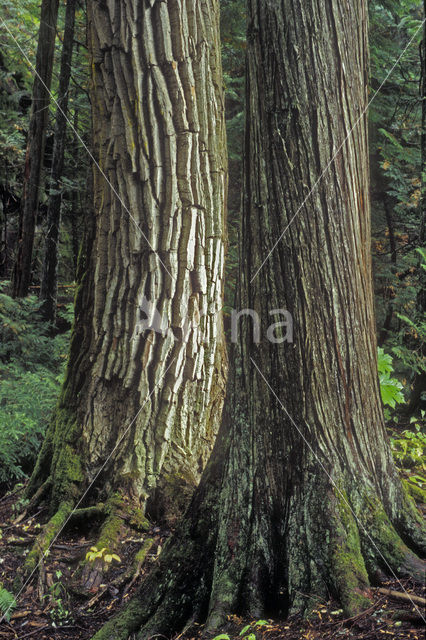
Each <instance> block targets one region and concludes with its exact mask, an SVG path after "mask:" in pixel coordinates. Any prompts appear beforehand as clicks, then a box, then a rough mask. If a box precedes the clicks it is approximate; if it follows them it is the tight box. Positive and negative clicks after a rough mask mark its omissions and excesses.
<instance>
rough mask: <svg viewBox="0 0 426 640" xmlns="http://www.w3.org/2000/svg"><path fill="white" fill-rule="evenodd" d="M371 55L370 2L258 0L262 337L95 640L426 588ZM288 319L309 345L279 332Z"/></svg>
mask: <svg viewBox="0 0 426 640" xmlns="http://www.w3.org/2000/svg"><path fill="white" fill-rule="evenodd" d="M367 50H368V43H367V7H366V2H365V1H362V2H357V3H349V2H348V3H341V2H337V0H331V1H330V2H317V1H316V0H311V1H310V2H303V3H299V2H296V3H295V2H293V1H290V0H284V1H283V2H281V3H277V2H275V1H272V0H250V2H249V24H248V49H247V108H248V113H247V119H246V149H245V157H246V161H245V163H246V164H245V195H246V197H245V203H244V215H243V233H242V238H243V240H242V249H241V254H242V269H241V291H242V296H241V297H242V300H241V304H242V306H244V307H249V308H252V309H255V310H257V311H258V313H259V314H261V317H262V327H263V340H262V341H261V343H260V344H255V343H254V342H253V338H252V331H251V327H250V326H249V327H247V328H246V329H245V330H244V332H243V334H242V339H241V343H240V345H239V347H238V354H239V355H238V356H237V357H234V358H232V359H231V363H232V364H233V365H234V366H235V369H234V373H236V375H235V376H234V374H233V375H232V376H231V375H230V381H231V383H232V384H230V390H229V391H230V393H229V396H228V399H227V401H226V405H225V410H224V416H225V417H224V421H223V424H222V428H221V430H220V433H219V436H218V441H217V444H216V446H215V449H214V453H213V456H212V458H211V460H210V462H209V464H208V467H207V469H206V471H205V473H204V475H203V478H202V480H201V483H200V486H199V489H198V490H197V491H196V493H195V495H194V498H193V501H192V504H191V506H190V508H189V510H188V512H187V514H186V516H185V518H184V519H183V521H182V523H181V526H180V528H179V529H178V531H177V534H176V535H175V536H174V538H173V539H172V540H171V541H170V543H169V545H168V546H167V548H166V549H165V551H164V555H163V558H160V562H159V564H158V566H157V567H156V568H155V570H154V572H153V573H152V574H151V576H149V577H148V579H147V580H146V581H145V583H144V584H143V585H142V587H141V589H140V591H139V593H138V594H137V595H136V596H135V598H134V599H133V601H131V602H130V604H129V606H128V607H127V608H126V609H125V610H124V611H123V613H121V614H119V615H118V616H117V617H116V618H114V619H113V621H111V623H108V624H107V625H106V626H105V627H104V628H103V629H101V630H100V631H99V632H98V633H97V634H96V635H95V638H96V640H106V639H107V640H112V639H113V638H114V640H121V639H122V638H123V639H127V637H128V635H129V634H130V633H134V634H135V636H134V637H136V638H138V639H139V640H147V638H149V637H152V636H153V635H154V634H164V635H166V636H168V637H170V635H171V634H173V633H174V632H178V631H179V630H181V629H182V628H183V626H184V625H185V624H186V623H187V622H188V621H191V620H194V619H205V618H206V617H207V619H208V623H209V624H208V626H209V627H213V628H215V627H217V625H218V624H220V623H221V622H223V621H224V620H225V619H226V615H227V614H229V613H231V612H245V613H249V614H251V615H253V616H255V617H257V616H264V615H267V614H272V613H273V614H275V615H276V614H280V615H285V614H286V613H288V612H296V611H297V612H299V611H307V610H308V611H309V609H310V607H311V606H312V602H316V598H317V597H320V598H326V599H328V598H329V597H330V596H334V597H337V598H338V599H339V600H340V601H341V603H342V604H343V606H344V608H345V611H346V612H347V614H348V615H353V614H354V613H356V612H358V611H360V610H361V609H362V608H364V607H365V606H366V604H367V603H368V602H369V592H368V587H369V584H370V581H371V580H375V581H379V580H380V579H381V578H383V575H391V574H392V572H394V573H395V574H397V575H406V574H411V575H415V576H416V577H418V578H421V576H422V571H423V565H422V563H421V561H420V560H418V558H417V557H416V556H415V555H414V553H413V552H412V551H411V550H410V548H409V546H410V547H411V549H414V550H416V551H418V552H421V551H422V550H423V551H424V538H422V534H421V519H420V516H419V515H418V514H417V511H416V509H415V506H414V503H413V502H412V501H411V499H410V498H409V497H408V496H407V495H406V494H405V492H404V490H403V488H402V485H401V482H400V480H399V478H398V475H397V471H396V469H395V466H394V464H393V461H392V456H391V451H390V447H389V444H388V440H387V436H386V432H385V425H384V420H383V413H382V407H381V401H380V395H379V386H378V376H377V361H376V349H377V345H376V339H375V329H374V311H373V293H372V276H371V257H370V209H369V193H368V188H369V180H368V178H369V167H368V144H367V126H366V113H365V110H366V105H367ZM352 130H353V133H351V132H352ZM330 160H331V163H330V166H329V168H328V170H327V171H326V173H325V175H324V177H323V178H322V179H321V181H320V183H319V184H318V186H317V187H316V188H314V185H315V184H316V182H317V180H318V179H319V178H320V176H321V175H322V173H323V171H324V169H325V168H326V167H327V165H328V163H329V162H330ZM312 189H313V192H312V194H311V195H309V194H310V191H311V190H312ZM306 198H307V199H306ZM305 199H306V203H305V204H304V205H303V206H302V208H300V205H301V204H302V203H303V202H304V201H305ZM299 209H300V210H299ZM288 225H290V226H289V228H288V230H287V232H286V233H285V234H284V235H283V237H282V239H281V241H280V242H279V243H278V245H277V246H276V247H275V249H274V250H273V251H272V253H271V255H270V257H269V259H268V260H267V261H266V262H265V264H264V266H263V267H262V270H261V271H260V273H259V274H258V275H256V272H257V269H258V267H259V266H260V264H261V263H262V261H263V260H264V258H265V257H266V256H268V253H269V252H270V250H271V249H273V247H274V245H275V243H276V240H277V239H278V238H279V237H280V234H281V233H282V231H283V230H284V229H286V227H287V226H288ZM282 308H284V309H288V310H289V311H290V312H291V314H292V316H293V319H294V343H292V344H287V343H283V344H280V345H277V344H273V343H271V342H270V341H267V340H266V338H265V330H266V327H267V326H268V325H269V324H270V323H271V316H270V315H269V312H270V311H271V310H273V309H282ZM275 331H276V332H277V331H278V330H277V329H275ZM275 335H277V333H276V334H275ZM254 363H255V365H254ZM259 371H260V372H261V373H262V374H263V376H264V377H265V378H266V380H267V381H268V384H269V385H270V387H269V386H268V385H267V384H265V381H264V379H263V377H262V375H261V374H260V373H259ZM271 389H273V390H274V391H275V393H276V394H277V395H278V398H279V401H277V399H276V397H275V396H274V395H273V394H271ZM312 596H314V600H313V599H312Z"/></svg>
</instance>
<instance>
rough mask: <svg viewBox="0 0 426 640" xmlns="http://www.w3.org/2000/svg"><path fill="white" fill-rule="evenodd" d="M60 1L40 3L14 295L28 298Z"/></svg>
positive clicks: (13, 287)
mask: <svg viewBox="0 0 426 640" xmlns="http://www.w3.org/2000/svg"><path fill="white" fill-rule="evenodd" d="M58 6H59V0H43V1H42V3H41V13H40V29H39V34H38V44H37V57H36V65H35V71H36V75H35V78H34V85H33V93H32V106H31V116H30V123H29V128H28V140H27V150H26V155H25V166H24V186H23V192H22V198H21V210H20V215H19V230H18V249H17V256H16V260H15V264H14V268H13V273H12V295H13V296H14V297H18V298H21V297H25V296H26V295H27V294H28V288H29V286H30V284H31V268H32V256H33V245H34V233H35V226H36V220H37V212H38V202H39V191H40V182H41V177H42V170H43V158H44V148H45V142H46V131H47V125H48V122H49V103H50V94H49V89H50V83H51V80H52V71H53V58H54V53H55V39H56V23H57V19H58Z"/></svg>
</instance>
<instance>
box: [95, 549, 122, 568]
mask: <svg viewBox="0 0 426 640" xmlns="http://www.w3.org/2000/svg"><path fill="white" fill-rule="evenodd" d="M97 559H101V560H102V561H103V562H105V563H106V564H107V565H108V564H111V562H112V561H113V560H115V561H116V562H121V558H120V556H118V555H117V554H116V553H110V552H109V551H108V550H107V549H106V547H104V548H103V549H100V550H99V549H98V548H97V547H90V551H88V552H87V553H86V560H87V561H88V562H94V561H95V560H97Z"/></svg>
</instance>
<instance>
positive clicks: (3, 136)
mask: <svg viewBox="0 0 426 640" xmlns="http://www.w3.org/2000/svg"><path fill="white" fill-rule="evenodd" d="M47 4H48V3H47ZM45 5H46V2H43V6H45ZM0 6H1V13H0V196H1V198H0V495H1V496H4V495H8V492H10V491H13V490H15V491H16V490H19V489H20V488H21V487H23V486H25V485H26V483H27V481H28V478H29V477H30V476H31V473H32V472H33V469H34V466H35V464H36V460H37V457H38V455H39V452H40V449H41V446H42V443H43V440H44V438H45V436H46V431H47V427H48V424H49V420H50V419H51V415H52V412H53V410H54V407H55V404H56V402H57V399H58V396H59V393H60V390H61V386H62V384H63V381H64V376H65V371H66V365H67V359H68V357H69V345H70V338H71V333H72V325H73V319H74V300H75V296H76V295H78V291H77V289H78V285H77V284H76V283H77V282H78V281H79V277H78V274H79V265H80V262H81V259H80V261H79V256H81V254H83V253H84V250H83V251H82V247H83V248H84V243H85V241H87V238H88V237H90V230H91V227H92V223H93V179H92V163H91V157H90V154H91V150H92V146H93V140H92V122H91V104H90V61H89V53H88V48H87V41H86V36H87V34H86V17H87V16H86V7H85V3H84V2H83V1H81V0H68V2H67V3H63V2H60V3H59V12H58V16H57V19H56V16H55V17H54V18H52V20H53V22H52V23H51V24H50V26H49V25H47V27H48V28H49V29H50V31H51V33H54V38H52V39H51V47H52V50H51V54H52V55H53V57H51V59H50V58H49V55H47V54H46V55H45V58H44V59H43V60H39V59H36V53H37V42H38V35H39V31H40V28H41V27H43V24H44V22H45V21H44V20H43V17H42V16H41V6H40V0H25V2H23V1H20V2H14V1H13V0H0ZM220 8H221V46H222V64H223V77H224V85H225V96H226V128H227V142H228V159H229V193H228V200H227V206H228V211H227V226H228V246H227V256H226V266H225V275H226V277H225V300H224V309H223V312H224V324H225V332H226V334H227V337H228V339H229V337H230V310H231V309H232V308H233V306H234V303H235V296H236V289H237V283H238V272H239V268H240V267H239V264H240V260H239V255H238V254H239V246H240V243H239V234H240V233H241V216H242V199H243V196H244V183H243V162H244V159H243V147H244V124H245V123H244V117H245V116H244V113H245V104H244V102H245V80H246V78H245V52H246V0H220ZM42 11H43V9H42ZM423 20H424V3H423V2H419V1H418V0H382V1H380V2H379V1H377V0H371V1H370V2H369V46H370V77H369V95H370V99H371V104H370V109H369V135H370V138H369V145H370V147H369V159H370V192H371V204H372V245H371V254H372V261H373V276H374V294H375V313H376V333H377V342H378V345H379V347H378V377H379V382H380V392H381V398H382V402H383V406H384V409H385V418H386V426H387V429H388V434H389V438H390V443H391V448H392V454H393V457H394V461H395V463H396V466H397V467H398V470H399V471H400V474H401V477H402V479H403V482H404V485H405V487H406V488H407V489H408V491H409V493H410V494H411V495H412V496H413V497H414V499H415V500H416V502H417V503H418V504H419V505H423V506H421V507H420V508H422V509H424V502H425V495H426V459H425V445H426V434H425V427H426V420H425V417H426V316H425V309H426V189H425V188H424V185H425V180H426V174H425V159H426V134H425V128H426V99H425V86H426V78H425V65H426V63H425V42H424V30H423V29H422V28H419V27H420V26H421V24H422V21H423ZM422 38H423V40H422ZM407 45H409V46H407ZM48 46H50V45H49V43H48V42H47V40H46V47H48ZM405 49H406V51H405V53H404V55H403V56H402V57H400V55H401V52H402V51H404V50H405ZM46 51H47V49H46ZM49 60H50V62H49ZM49 64H50V65H51V67H50V68H49ZM36 66H37V69H38V70H39V71H41V73H42V75H43V77H44V78H45V80H46V84H48V85H49V84H50V92H51V99H50V100H48V99H46V92H44V93H43V91H44V90H43V88H42V87H41V88H40V86H39V87H38V89H36V87H35V85H34V68H35V67H36ZM67 70H68V72H67ZM390 70H392V72H391V74H390V75H389V71H390ZM50 74H51V79H50ZM37 101H39V107H40V108H39V109H38V108H37V106H38V103H37ZM37 117H38V118H39V120H38V121H37V122H38V124H37V126H36V127H35V125H34V118H37ZM40 123H41V124H40ZM34 127H35V128H34ZM40 127H42V129H43V135H42V137H39V138H37V135H38V134H37V133H35V132H40V131H41V129H40ZM30 156H31V157H38V158H39V160H40V171H39V173H38V175H37V176H36V184H35V182H34V175H32V174H29V172H28V158H29V157H30ZM33 165H34V162H33ZM34 188H35V191H34ZM31 197H32V198H33V202H34V198H35V202H36V215H35V216H34V218H33V220H32V224H33V228H32V231H31V232H30V234H29V235H31V234H32V235H33V238H32V241H31V251H30V252H28V250H27V249H26V248H25V243H23V242H22V238H23V236H25V233H23V230H24V232H25V228H26V226H25V225H26V224H27V222H28V221H26V219H25V211H26V210H29V209H31V206H32V205H31ZM28 208H29V209H28ZM25 261H27V263H28V264H27V266H25ZM25 270H26V276H23V273H24V272H25ZM27 503H28V501H26V499H25V498H24V499H23V500H21V501H20V502H19V504H18V506H17V510H18V511H19V510H21V511H23V512H24V511H25V507H26V506H27ZM16 515H17V517H18V519H19V514H18V513H17V514H16ZM143 526H145V522H144V523H143ZM147 526H148V525H147ZM158 531H159V529H158V530H157V531H156V533H158ZM0 539H1V531H0ZM148 546H149V545H148ZM100 547H101V545H100V544H98V545H97V546H96V547H92V550H91V552H89V554H88V555H90V553H92V555H93V558H88V560H89V561H91V560H94V559H95V560H96V559H98V560H99V559H101V560H102V561H104V562H107V563H113V561H114V560H117V561H118V562H120V561H121V560H120V557H119V556H117V555H116V554H115V555H114V554H109V555H108V553H107V556H108V558H109V559H108V560H105V557H104V556H105V553H103V552H104V551H105V548H103V549H102V550H100ZM144 549H145V548H144ZM160 551H161V546H160V545H159V550H157V555H158V554H159V553H160ZM99 553H100V556H99V555H96V554H99ZM146 553H148V547H147V548H146V549H145V554H146ZM86 560H87V557H86ZM139 569H140V567H139ZM0 571H1V567H0ZM60 573H61V572H60V571H59V572H58V573H57V576H56V577H57V580H56V581H54V582H52V584H51V585H50V587H49V588H50V589H51V593H50V596H51V601H52V602H53V603H54V604H53V605H52V607H51V617H52V616H53V617H52V620H53V621H54V622H55V624H58V625H59V626H60V625H61V624H62V625H64V624H67V622H68V621H69V619H70V612H69V611H68V610H67V608H66V604H65V603H66V596H65V595H61V594H62V586H61V580H60V579H61V575H60ZM64 593H65V592H64ZM9 596H10V598H12V596H11V595H10V594H9V592H8V591H6V590H3V589H2V583H1V576H0V614H1V613H2V611H3V612H4V611H9V607H11V604H12V606H14V601H13V598H12V599H11V600H10V599H8V598H9ZM2 598H3V600H2ZM263 623H264V624H266V622H265V621H262V620H261V621H259V624H260V626H262V624H263ZM253 629H254V628H253ZM251 630H252V629H250V628H249V627H246V631H245V633H246V634H248V633H249V632H250V631H251ZM243 635H244V633H243ZM217 637H218V638H223V639H224V640H225V638H229V636H227V635H223V636H217ZM245 637H247V638H250V639H251V640H254V638H256V635H255V633H252V636H250V635H246V636H245ZM277 637H279V636H277ZM410 637H411V636H410Z"/></svg>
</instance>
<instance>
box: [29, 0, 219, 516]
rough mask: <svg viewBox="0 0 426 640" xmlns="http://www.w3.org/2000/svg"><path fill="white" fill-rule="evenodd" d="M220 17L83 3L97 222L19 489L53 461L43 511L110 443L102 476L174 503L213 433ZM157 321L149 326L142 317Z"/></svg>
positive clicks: (75, 488) (176, 3) (187, 6)
mask: <svg viewBox="0 0 426 640" xmlns="http://www.w3.org/2000/svg"><path fill="white" fill-rule="evenodd" d="M218 25H219V8H218V3H217V2H216V1H214V0H211V1H210V0H209V1H207V2H202V3H200V2H198V0H188V1H187V2H185V3H182V2H181V1H180V0H170V1H169V2H151V1H148V0H144V1H143V2H140V1H139V0H126V1H124V2H123V1H122V0H120V1H119V0H113V1H112V2H104V1H103V0H90V1H89V2H88V32H89V47H90V51H91V55H92V90H91V97H92V107H93V141H94V154H95V157H96V160H97V162H98V163H99V167H100V169H99V168H98V167H95V169H94V210H95V221H94V230H93V234H92V238H91V240H89V241H88V242H86V250H83V256H82V263H81V265H80V267H79V270H80V276H79V277H80V278H81V285H80V289H79V293H78V295H77V306H76V320H75V328H74V335H73V339H72V346H71V355H70V364H69V368H68V376H67V380H66V382H65V385H64V389H63V394H62V398H61V400H60V403H59V407H58V410H57V412H56V417H55V421H54V423H53V425H52V426H51V429H50V431H49V433H48V435H47V438H46V441H45V444H44V447H43V450H42V452H41V455H40V459H39V463H38V466H37V469H36V470H35V473H34V475H33V481H32V483H31V486H30V490H33V489H34V488H36V487H37V486H38V485H39V484H40V482H42V481H43V480H44V477H43V476H45V475H46V472H45V471H43V464H44V461H45V460H46V459H49V458H52V462H51V464H49V465H48V467H47V469H48V473H50V475H51V478H52V481H53V485H52V486H53V496H52V498H53V499H52V504H53V505H54V506H55V507H57V506H58V505H59V504H60V503H61V501H63V500H66V499H67V496H68V494H69V492H70V490H71V492H73V493H75V494H76V495H78V493H79V491H80V489H81V487H82V486H84V485H87V483H88V482H89V481H90V480H92V479H93V478H94V476H95V474H96V473H97V472H98V470H99V469H100V468H101V466H102V465H103V464H104V462H105V461H106V460H107V459H108V457H109V456H110V454H111V452H112V450H113V449H114V447H115V446H116V445H117V444H118V443H119V446H118V447H117V450H116V451H115V452H114V455H113V456H112V457H111V459H110V460H109V462H108V464H107V465H106V466H105V467H104V469H103V471H102V474H101V475H100V476H99V480H98V485H99V486H101V487H103V489H104V490H107V489H110V488H111V487H115V488H117V487H122V488H124V489H125V490H126V491H128V492H130V493H131V494H132V495H133V496H135V497H137V498H138V499H141V500H142V502H143V501H144V500H145V499H146V498H147V497H148V496H149V495H152V494H153V491H154V488H155V489H156V498H158V500H159V496H158V493H161V495H165V494H166V493H167V491H166V488H168V487H175V489H176V491H177V493H176V495H175V494H173V491H174V490H175V489H170V491H171V492H172V494H173V495H171V497H170V501H172V500H175V499H176V501H177V502H179V500H180V498H181V497H182V496H181V494H182V487H185V486H187V485H190V486H191V487H193V486H194V484H195V483H196V482H198V480H199V477H200V474H201V472H202V470H203V468H204V466H205V463H206V460H207V458H208V455H209V453H210V451H211V448H212V446H213V442H214V439H215V437H216V435H217V431H218V427H219V423H220V416H221V411H222V404H223V396H224V384H225V372H226V353H225V344H224V335H223V327H222V316H221V309H222V304H223V266H224V251H225V236H226V232H225V231H226V230H225V197H226V186H227V166H226V140H225V125H224V105H223V88H222V76H221V61H220V42H219V27H218ZM118 196H119V197H118ZM141 231H142V232H143V233H142V232H141ZM144 301H145V302H144ZM147 302H148V303H149V304H148V306H146V303H147ZM154 310H156V315H155V314H154ZM147 316H148V318H147ZM156 318H157V320H158V318H160V319H161V320H162V322H160V323H159V324H160V326H157V330H149V329H146V328H144V327H145V326H146V325H144V326H142V325H141V323H143V322H148V323H149V322H151V321H152V320H154V324H155V319H156ZM160 328H161V329H162V331H160V330H159V329H160ZM136 416H137V417H136ZM130 425H131V427H130ZM129 427H130V428H129ZM49 469H50V470H49ZM70 488H71V489H70ZM162 488H164V493H163V492H162ZM165 501H166V502H167V499H166V498H165ZM164 509H165V510H167V504H166V505H165V507H164Z"/></svg>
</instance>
